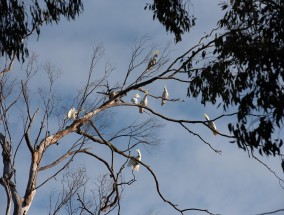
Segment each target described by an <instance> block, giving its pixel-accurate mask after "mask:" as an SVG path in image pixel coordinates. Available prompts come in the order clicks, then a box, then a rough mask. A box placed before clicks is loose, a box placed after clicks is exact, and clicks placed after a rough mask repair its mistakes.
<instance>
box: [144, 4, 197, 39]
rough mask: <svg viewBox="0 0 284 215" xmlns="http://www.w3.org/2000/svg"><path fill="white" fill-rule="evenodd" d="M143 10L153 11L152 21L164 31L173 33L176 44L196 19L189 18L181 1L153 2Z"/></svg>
mask: <svg viewBox="0 0 284 215" xmlns="http://www.w3.org/2000/svg"><path fill="white" fill-rule="evenodd" d="M144 9H145V10H146V9H149V10H151V11H153V13H154V14H153V20H155V19H158V21H159V22H160V23H161V24H162V25H163V26H164V27H165V28H166V31H170V32H171V33H174V34H175V40H176V42H180V41H181V40H182V38H181V36H182V35H183V34H184V33H185V32H189V30H190V29H191V27H193V26H194V25H195V20H196V18H195V17H194V16H193V15H192V16H189V14H188V9H187V7H186V3H183V1H182V0H154V1H153V3H152V4H147V5H146V6H145V8H144Z"/></svg>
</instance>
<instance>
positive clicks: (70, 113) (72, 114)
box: [67, 107, 78, 120]
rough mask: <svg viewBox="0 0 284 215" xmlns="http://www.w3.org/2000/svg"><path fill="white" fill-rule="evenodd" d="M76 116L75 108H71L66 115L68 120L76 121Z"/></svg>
mask: <svg viewBox="0 0 284 215" xmlns="http://www.w3.org/2000/svg"><path fill="white" fill-rule="evenodd" d="M77 115H78V111H77V110H76V109H75V108H73V107H72V108H71V109H70V110H69V111H68V114H67V117H68V118H69V119H73V120H74V119H76V118H77Z"/></svg>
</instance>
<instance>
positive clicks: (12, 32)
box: [0, 0, 83, 61]
mask: <svg viewBox="0 0 284 215" xmlns="http://www.w3.org/2000/svg"><path fill="white" fill-rule="evenodd" d="M0 8H1V10H0V19H1V20H0V40H1V43H0V50H1V56H4V55H8V57H10V58H11V57H12V56H14V55H16V56H17V58H18V59H19V60H20V59H21V60H22V61H24V58H25V56H27V55H28V48H27V45H26V43H25V42H24V40H25V38H26V37H28V36H29V35H30V34H32V33H33V32H34V31H36V33H37V35H38V36H39V34H40V27H41V26H42V25H43V24H52V23H54V22H55V23H58V21H59V20H60V17H61V16H64V17H66V18H67V19H68V20H71V19H75V17H76V15H79V14H80V13H81V12H82V10H83V4H82V1H81V0H63V1H56V0H44V1H38V0H33V1H28V2H27V1H23V0H9V1H8V0H3V1H0Z"/></svg>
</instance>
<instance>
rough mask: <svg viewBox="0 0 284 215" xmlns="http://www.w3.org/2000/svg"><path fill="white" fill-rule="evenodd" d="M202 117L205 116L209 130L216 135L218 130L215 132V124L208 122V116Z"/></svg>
mask: <svg viewBox="0 0 284 215" xmlns="http://www.w3.org/2000/svg"><path fill="white" fill-rule="evenodd" d="M204 116H205V118H206V120H207V123H208V126H209V128H211V129H212V132H213V134H214V135H217V134H218V130H217V127H216V125H215V123H214V122H213V121H211V120H210V118H209V116H208V115H207V114H206V113H205V114H204Z"/></svg>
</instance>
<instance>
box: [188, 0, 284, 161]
mask: <svg viewBox="0 0 284 215" xmlns="http://www.w3.org/2000/svg"><path fill="white" fill-rule="evenodd" d="M280 2H281V3H280ZM231 3H232V5H231V6H229V5H226V4H223V6H222V8H223V9H224V10H226V13H225V15H224V18H223V19H221V20H220V21H219V26H220V28H221V29H222V30H224V31H225V34H224V35H222V36H216V39H215V50H214V51H213V53H214V55H215V57H216V58H215V60H213V61H211V62H210V63H209V65H208V66H207V67H206V68H205V69H203V70H198V71H196V73H189V78H190V80H191V83H190V86H189V88H188V93H189V95H190V96H193V97H197V96H199V95H201V97H202V102H203V103H204V104H206V103H207V102H212V103H215V102H216V101H217V100H218V99H221V100H222V104H223V109H224V110H226V109H227V108H229V107H237V109H238V111H237V116H238V122H237V123H236V124H233V123H231V124H229V125H228V128H229V130H230V132H232V133H233V134H234V136H235V138H236V139H235V141H234V142H236V143H237V144H238V146H239V147H241V148H243V149H247V148H248V147H249V148H250V149H251V150H253V149H255V148H257V149H258V150H259V152H260V154H262V153H263V152H264V153H265V154H266V155H274V156H275V155H279V154H280V147H281V146H282V143H283V141H282V140H281V138H279V137H278V136H279V133H277V132H279V131H280V130H281V128H282V126H283V116H284V60H283V59H284V3H283V1H278V0H262V1H252V0H247V1H240V0H235V1H231ZM203 57H204V56H203ZM186 66H187V65H185V67H186ZM186 69H189V68H186Z"/></svg>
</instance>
